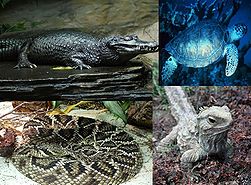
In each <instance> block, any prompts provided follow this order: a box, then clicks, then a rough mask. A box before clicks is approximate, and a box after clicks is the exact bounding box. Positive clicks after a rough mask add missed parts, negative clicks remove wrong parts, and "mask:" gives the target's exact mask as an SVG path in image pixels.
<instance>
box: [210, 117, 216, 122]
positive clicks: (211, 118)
mask: <svg viewBox="0 0 251 185" xmlns="http://www.w3.org/2000/svg"><path fill="white" fill-rule="evenodd" d="M208 121H209V122H210V123H215V122H216V120H215V119H214V118H213V117H208Z"/></svg>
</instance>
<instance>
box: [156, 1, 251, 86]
mask: <svg viewBox="0 0 251 185" xmlns="http://www.w3.org/2000/svg"><path fill="white" fill-rule="evenodd" d="M250 8H251V2H250V1H248V0H242V1H240V0H233V1H227V0H224V1H219V0H210V1H200V0H190V1H184V0H182V1H170V0H160V4H159V18H160V20H159V21H160V28H159V29H160V35H159V40H160V52H159V55H160V65H159V68H160V76H159V77H160V85H190V86H200V85H201V86H213V85H215V86H233V85H239V86H246V85H250V84H251V50H250V47H251V21H250V20H251V12H250Z"/></svg>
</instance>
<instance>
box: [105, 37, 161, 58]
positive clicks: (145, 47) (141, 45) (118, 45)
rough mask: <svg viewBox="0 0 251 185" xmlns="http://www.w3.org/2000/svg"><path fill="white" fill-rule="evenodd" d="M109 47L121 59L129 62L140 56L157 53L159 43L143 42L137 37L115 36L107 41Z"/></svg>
mask: <svg viewBox="0 0 251 185" xmlns="http://www.w3.org/2000/svg"><path fill="white" fill-rule="evenodd" d="M107 46H108V47H109V48H110V49H112V50H114V51H115V52H116V53H118V54H119V55H120V58H122V59H126V60H129V59H131V58H133V57H135V56H137V55H138V54H146V53H153V52H157V51H158V49H159V45H158V43H157V42H148V41H142V40H140V39H139V38H138V36H136V35H127V36H113V37H110V38H109V39H108V40H107Z"/></svg>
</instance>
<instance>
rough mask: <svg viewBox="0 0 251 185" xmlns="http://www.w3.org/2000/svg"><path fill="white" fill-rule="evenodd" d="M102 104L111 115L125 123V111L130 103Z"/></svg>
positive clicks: (114, 102)
mask: <svg viewBox="0 0 251 185" xmlns="http://www.w3.org/2000/svg"><path fill="white" fill-rule="evenodd" d="M103 104H104V106H105V107H106V108H107V109H108V110H109V111H110V112H111V113H113V114H114V115H115V116H117V117H119V118H121V119H122V120H123V121H124V123H127V117H128V116H127V110H128V108H129V107H130V105H131V101H103Z"/></svg>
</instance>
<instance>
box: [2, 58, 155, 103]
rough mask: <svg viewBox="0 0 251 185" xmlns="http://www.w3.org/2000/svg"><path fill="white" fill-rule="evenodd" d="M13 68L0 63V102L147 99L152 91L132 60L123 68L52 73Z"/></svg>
mask: <svg viewBox="0 0 251 185" xmlns="http://www.w3.org/2000/svg"><path fill="white" fill-rule="evenodd" d="M14 65H15V64H14V63H13V62H2V61H1V64H0V99H1V100H2V101H3V100H5V101H7V100H13V99H15V100H29V101H32V100H37V101H38V100H57V99H60V100H76V99H88V100H97V99H98V100H119V99H129V100H151V94H152V90H151V89H147V88H146V87H145V86H146V84H147V81H149V80H150V79H149V77H148V75H149V73H150V72H149V71H147V70H146V68H145V67H144V65H143V64H142V62H139V61H136V60H135V61H132V62H131V61H130V62H129V64H128V65H127V66H116V67H93V68H92V69H90V70H88V69H84V70H74V69H72V70H53V67H52V66H44V65H39V66H38V67H37V68H36V69H20V70H17V69H13V66H14ZM147 77H148V78H147ZM147 79H148V80H147Z"/></svg>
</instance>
